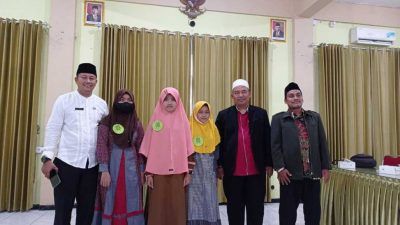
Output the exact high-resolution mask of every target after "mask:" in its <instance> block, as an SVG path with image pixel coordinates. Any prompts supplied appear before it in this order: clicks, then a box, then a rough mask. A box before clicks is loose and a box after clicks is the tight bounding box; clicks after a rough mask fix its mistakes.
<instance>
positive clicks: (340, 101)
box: [317, 45, 400, 164]
mask: <svg viewBox="0 0 400 225" xmlns="http://www.w3.org/2000/svg"><path fill="white" fill-rule="evenodd" d="M317 52H318V65H319V80H320V83H319V94H320V112H321V116H322V118H323V120H324V123H325V124H326V130H327V136H328V144H329V151H330V155H331V158H332V160H341V159H343V158H350V157H351V156H352V155H355V154H358V153H366V154H370V155H373V156H374V158H375V159H376V160H377V162H378V164H380V163H381V162H382V159H383V157H384V156H385V155H400V143H399V137H400V131H399V125H400V121H399V119H400V108H399V98H398V96H399V94H400V92H399V88H400V80H399V78H398V74H400V69H399V55H400V49H398V48H397V49H396V48H393V49H381V48H375V47H370V48H357V47H344V46H341V45H321V46H319V47H318V51H317Z"/></svg>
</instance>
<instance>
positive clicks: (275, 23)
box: [270, 19, 286, 41]
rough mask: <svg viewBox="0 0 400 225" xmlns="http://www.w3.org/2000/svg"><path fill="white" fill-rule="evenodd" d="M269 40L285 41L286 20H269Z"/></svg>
mask: <svg viewBox="0 0 400 225" xmlns="http://www.w3.org/2000/svg"><path fill="white" fill-rule="evenodd" d="M270 30H271V39H272V40H275V41H286V20H279V19H271V26H270Z"/></svg>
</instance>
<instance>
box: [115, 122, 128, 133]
mask: <svg viewBox="0 0 400 225" xmlns="http://www.w3.org/2000/svg"><path fill="white" fill-rule="evenodd" d="M112 130H113V131H114V133H116V134H122V133H124V130H125V128H124V126H122V125H121V124H119V123H116V124H114V126H113V127H112Z"/></svg>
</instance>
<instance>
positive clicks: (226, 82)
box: [193, 35, 268, 114]
mask: <svg viewBox="0 0 400 225" xmlns="http://www.w3.org/2000/svg"><path fill="white" fill-rule="evenodd" d="M193 54H194V65H193V66H194V73H193V103H195V102H197V101H199V100H205V101H208V102H209V103H210V104H211V105H212V106H213V112H214V114H216V113H218V111H220V110H221V109H224V108H226V107H229V106H231V105H232V101H231V89H232V82H233V81H234V80H236V79H239V78H242V79H246V80H247V81H248V82H249V85H250V89H251V92H252V93H251V94H252V97H251V99H250V100H251V104H253V105H256V106H259V107H262V108H264V109H267V108H268V38H255V37H231V36H225V37H220V36H207V35H204V36H199V35H194V51H193Z"/></svg>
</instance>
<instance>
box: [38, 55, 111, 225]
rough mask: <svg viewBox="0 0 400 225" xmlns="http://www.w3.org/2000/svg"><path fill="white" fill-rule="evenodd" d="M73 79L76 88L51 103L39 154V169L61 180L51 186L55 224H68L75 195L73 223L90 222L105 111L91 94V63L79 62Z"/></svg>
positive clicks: (86, 224) (93, 81) (84, 224)
mask: <svg viewBox="0 0 400 225" xmlns="http://www.w3.org/2000/svg"><path fill="white" fill-rule="evenodd" d="M75 82H76V84H77V86H78V89H77V90H76V91H73V92H69V93H66V94H64V95H61V96H59V97H58V98H57V100H56V102H55V103H54V106H53V110H52V113H51V115H50V118H49V121H48V122H47V126H46V134H45V143H44V147H43V148H44V151H43V154H42V158H41V159H42V163H43V165H42V173H43V174H44V175H45V176H46V177H47V178H50V174H51V171H52V170H54V171H55V172H57V174H58V176H59V177H60V180H61V183H60V184H59V185H57V186H56V187H55V188H54V205H55V208H56V213H55V218H54V224H55V225H67V224H68V225H69V224H70V221H71V211H72V208H73V206H74V203H75V199H76V202H77V211H76V225H89V224H91V221H92V218H93V211H94V202H95V197H96V188H97V176H98V166H97V163H96V159H95V150H96V143H97V126H98V123H99V121H100V120H101V119H102V118H103V117H104V116H106V115H107V114H108V108H107V103H106V102H105V101H104V100H103V99H101V98H99V97H98V96H96V95H94V94H92V93H93V89H94V88H95V86H96V83H97V73H96V67H95V66H94V65H93V64H90V63H82V64H80V65H79V67H78V70H77V72H76V77H75ZM57 150H58V151H57ZM52 159H54V160H53V161H52ZM54 171H53V173H54Z"/></svg>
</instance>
